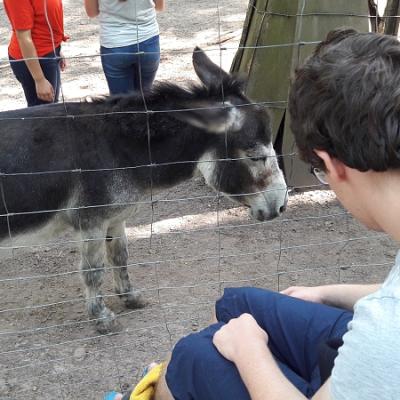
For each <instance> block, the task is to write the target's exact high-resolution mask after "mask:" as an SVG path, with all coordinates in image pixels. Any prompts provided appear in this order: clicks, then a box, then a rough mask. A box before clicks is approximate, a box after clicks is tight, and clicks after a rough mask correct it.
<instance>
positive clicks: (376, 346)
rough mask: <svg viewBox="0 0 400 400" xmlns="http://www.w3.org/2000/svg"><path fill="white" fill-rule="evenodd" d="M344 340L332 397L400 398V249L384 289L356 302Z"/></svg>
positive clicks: (360, 399) (358, 399) (336, 399)
mask: <svg viewBox="0 0 400 400" xmlns="http://www.w3.org/2000/svg"><path fill="white" fill-rule="evenodd" d="M343 341H344V344H343V346H342V347H341V348H340V349H339V355H338V356H337V358H336V360H335V366H334V368H333V371H332V380H331V386H330V390H331V397H332V399H333V400H397V399H400V252H399V253H398V255H397V258H396V264H395V266H394V267H393V269H392V271H391V272H390V274H389V276H388V277H387V279H386V281H385V282H384V284H383V286H382V288H381V289H380V290H378V291H377V292H375V293H372V294H370V295H369V296H366V297H364V298H362V299H360V300H359V301H358V302H357V303H356V305H355V307H354V318H353V320H352V321H351V322H350V323H349V331H348V332H347V333H346V334H345V335H344V337H343Z"/></svg>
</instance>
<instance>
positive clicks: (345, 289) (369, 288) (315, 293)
mask: <svg viewBox="0 0 400 400" xmlns="http://www.w3.org/2000/svg"><path fill="white" fill-rule="evenodd" d="M380 287H381V284H373V285H326V286H315V287H304V286H292V287H289V288H287V289H285V290H282V292H281V293H282V294H286V295H288V296H292V297H297V298H298V299H302V300H306V301H312V302H314V303H322V304H327V305H330V306H334V307H338V308H343V309H346V310H350V311H352V310H353V308H354V304H355V303H356V302H357V301H358V300H359V299H361V298H362V297H365V296H367V295H369V294H371V293H374V292H376V291H377V290H379V289H380Z"/></svg>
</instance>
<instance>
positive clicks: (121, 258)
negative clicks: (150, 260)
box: [106, 222, 145, 308]
mask: <svg viewBox="0 0 400 400" xmlns="http://www.w3.org/2000/svg"><path fill="white" fill-rule="evenodd" d="M106 248H107V257H108V260H109V262H110V264H111V265H112V266H113V276H114V283H115V292H116V293H118V294H119V295H120V296H121V298H122V299H123V300H124V302H125V305H126V307H128V308H141V307H143V306H144V305H145V303H144V301H143V300H142V298H141V296H140V293H139V292H138V291H136V290H134V289H133V288H132V285H131V282H130V280H129V275H128V268H127V263H128V240H127V238H126V233H125V222H120V223H116V224H114V225H112V226H110V227H109V228H108V230H107V239H106Z"/></svg>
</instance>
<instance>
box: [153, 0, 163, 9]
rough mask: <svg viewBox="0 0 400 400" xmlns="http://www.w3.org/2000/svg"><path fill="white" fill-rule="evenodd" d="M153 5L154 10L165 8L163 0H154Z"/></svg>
mask: <svg viewBox="0 0 400 400" xmlns="http://www.w3.org/2000/svg"><path fill="white" fill-rule="evenodd" d="M154 6H155V8H156V11H164V10H165V0H154Z"/></svg>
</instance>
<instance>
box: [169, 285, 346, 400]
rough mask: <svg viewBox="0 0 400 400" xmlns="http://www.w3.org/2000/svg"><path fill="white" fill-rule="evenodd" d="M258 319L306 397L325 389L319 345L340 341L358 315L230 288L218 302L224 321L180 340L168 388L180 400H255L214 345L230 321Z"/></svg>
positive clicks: (263, 292) (287, 373)
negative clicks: (243, 316)
mask: <svg viewBox="0 0 400 400" xmlns="http://www.w3.org/2000/svg"><path fill="white" fill-rule="evenodd" d="M243 313H249V314H251V315H253V317H254V318H255V319H256V321H257V322H258V324H259V325H260V326H261V327H262V328H263V329H264V330H265V331H266V332H267V333H268V336H269V341H268V346H269V348H270V350H271V352H272V354H273V356H274V358H275V360H276V362H277V364H278V366H279V367H280V369H281V371H282V372H283V374H284V375H285V376H286V378H287V379H288V380H289V381H290V382H291V383H292V384H293V385H294V386H296V387H297V389H298V390H300V391H301V392H302V393H303V394H304V395H305V396H306V397H307V398H310V397H312V396H313V395H314V394H315V392H316V391H317V390H318V389H319V388H320V386H321V383H322V382H321V376H320V368H319V360H320V354H319V348H320V345H321V344H323V343H326V342H329V341H331V340H334V339H341V337H342V336H343V335H344V333H345V332H346V331H347V324H348V322H349V321H350V320H351V319H352V317H353V314H352V313H350V312H348V311H344V310H341V309H338V308H334V307H329V306H325V305H322V304H316V303H310V302H306V301H303V300H299V299H295V298H293V297H289V296H285V295H282V294H280V293H276V292H271V291H267V290H263V289H256V288H236V289H225V292H224V295H223V297H222V298H221V299H220V300H218V302H217V303H216V316H217V320H218V321H219V322H218V323H217V324H214V325H211V326H209V327H208V328H206V329H204V330H203V331H201V332H199V333H195V334H191V335H189V336H187V337H185V338H183V339H181V340H180V341H179V342H178V343H177V345H176V346H175V348H174V350H173V352H172V358H171V361H170V363H169V365H168V369H167V373H166V381H167V385H168V387H169V389H170V391H171V393H172V395H173V397H174V398H175V399H179V400H232V399H238V400H239V399H240V400H250V396H249V394H248V392H247V389H246V387H245V386H244V384H243V382H242V380H241V378H240V375H239V372H238V371H237V369H236V367H235V365H234V364H233V363H231V362H230V361H228V360H226V359H225V358H224V357H222V356H221V355H220V354H219V352H218V351H217V350H216V348H215V347H214V345H213V343H212V338H213V336H214V334H215V332H216V331H217V330H218V329H220V328H221V326H223V325H224V324H225V323H227V322H228V321H229V320H230V319H231V318H235V317H238V316H240V315H241V314H243Z"/></svg>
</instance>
